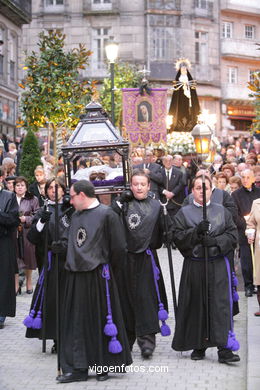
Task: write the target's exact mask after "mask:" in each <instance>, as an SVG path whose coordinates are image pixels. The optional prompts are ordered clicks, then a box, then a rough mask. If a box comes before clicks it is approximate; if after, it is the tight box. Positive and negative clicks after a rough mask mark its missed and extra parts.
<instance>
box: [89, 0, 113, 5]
mask: <svg viewBox="0 0 260 390" xmlns="http://www.w3.org/2000/svg"><path fill="white" fill-rule="evenodd" d="M110 3H111V0H93V4H110Z"/></svg>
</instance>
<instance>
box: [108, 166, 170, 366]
mask: <svg viewBox="0 0 260 390" xmlns="http://www.w3.org/2000/svg"><path fill="white" fill-rule="evenodd" d="M130 188H131V190H132V193H131V192H130V191H128V192H125V193H123V194H122V195H121V197H120V199H119V200H118V201H116V202H115V204H114V205H113V209H114V210H115V211H116V212H117V213H119V214H121V217H122V220H123V225H124V230H125V235H126V241H127V264H126V267H125V269H124V271H123V272H122V275H121V281H120V282H119V291H120V298H121V304H122V310H123V314H124V319H125V324H126V330H127V334H128V340H129V344H130V347H131V348H132V347H133V344H134V342H135V339H136V338H137V343H138V345H139V347H140V349H141V354H142V357H143V358H144V359H148V358H150V357H151V356H152V354H153V351H154V349H155V335H156V333H158V332H160V331H161V333H162V334H163V335H165V336H166V335H168V334H169V332H170V331H169V328H168V326H167V325H166V324H164V323H163V325H162V327H161V329H160V326H159V320H158V318H159V319H161V317H160V314H161V312H162V311H163V312H164V314H166V317H167V313H166V310H165V309H167V298H166V294H165V287H164V282H163V278H162V274H161V270H160V265H159V259H158V257H157V254H156V249H158V248H160V247H161V246H162V238H163V223H162V222H163V221H162V219H161V218H162V215H161V207H160V203H159V201H158V200H157V199H153V198H152V197H150V196H149V190H150V177H149V175H147V174H146V172H145V171H144V170H138V169H137V170H134V172H133V175H132V178H131V187H130ZM159 275H160V277H159V280H157V279H158V276H159ZM124 292H126V294H125V293H124ZM165 319H166V318H165Z"/></svg>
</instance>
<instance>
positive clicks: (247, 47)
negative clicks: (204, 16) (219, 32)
mask: <svg viewBox="0 0 260 390" xmlns="http://www.w3.org/2000/svg"><path fill="white" fill-rule="evenodd" d="M221 54H222V56H224V57H229V58H245V57H246V58H250V59H259V50H257V45H256V42H255V41H253V40H249V39H223V40H222V42H221Z"/></svg>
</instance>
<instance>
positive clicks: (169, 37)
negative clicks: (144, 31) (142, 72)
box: [150, 27, 174, 61]
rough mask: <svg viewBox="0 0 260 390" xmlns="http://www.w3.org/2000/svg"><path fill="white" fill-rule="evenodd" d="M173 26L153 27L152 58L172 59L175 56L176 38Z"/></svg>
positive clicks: (151, 39) (151, 40)
mask: <svg viewBox="0 0 260 390" xmlns="http://www.w3.org/2000/svg"><path fill="white" fill-rule="evenodd" d="M173 34H174V32H173V29H172V28H171V27H153V28H152V29H151V38H150V45H151V60H163V61H172V59H173V58H174V42H173V41H174V39H173Z"/></svg>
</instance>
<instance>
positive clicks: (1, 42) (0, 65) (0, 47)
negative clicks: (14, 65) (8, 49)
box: [0, 26, 5, 77]
mask: <svg viewBox="0 0 260 390" xmlns="http://www.w3.org/2000/svg"><path fill="white" fill-rule="evenodd" d="M4 54H5V29H4V27H2V26H0V77H3V75H4Z"/></svg>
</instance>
